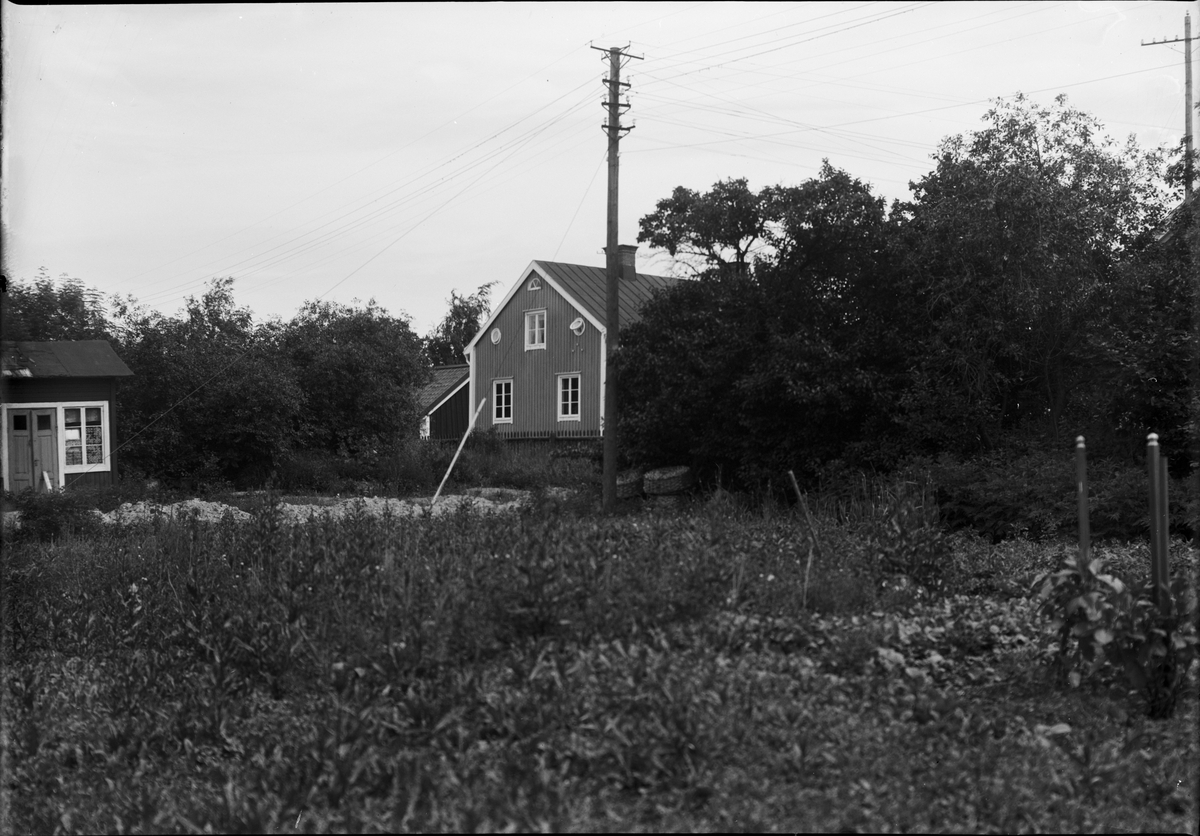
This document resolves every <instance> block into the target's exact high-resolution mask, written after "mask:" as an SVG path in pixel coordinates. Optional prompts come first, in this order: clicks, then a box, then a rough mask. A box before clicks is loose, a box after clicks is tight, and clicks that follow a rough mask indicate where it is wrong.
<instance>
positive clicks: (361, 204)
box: [146, 79, 592, 301]
mask: <svg viewBox="0 0 1200 836" xmlns="http://www.w3.org/2000/svg"><path fill="white" fill-rule="evenodd" d="M590 83H592V82H591V80H590V79H589V81H588V82H584V83H582V84H580V85H578V86H576V87H575V88H573V89H572V90H569V91H567V92H566V93H564V94H562V95H561V96H559V97H558V98H556V99H554V100H553V101H551V102H550V103H547V104H546V105H543V106H542V107H540V108H538V109H537V110H535V111H533V112H532V113H530V114H527V115H526V116H524V117H522V118H521V119H518V120H516V121H515V122H513V123H511V124H510V125H509V126H508V127H506V128H504V129H502V130H500V131H497V132H496V133H494V134H492V135H491V136H489V137H487V138H485V139H483V140H480V141H478V142H476V143H474V144H473V145H471V146H470V147H469V148H466V149H464V150H463V151H461V152H459V153H458V154H456V155H454V156H453V157H450V158H449V159H447V160H444V161H443V162H441V163H439V164H438V165H437V166H434V167H433V168H431V169H425V170H423V171H421V172H420V173H418V174H416V175H414V176H411V177H410V178H409V179H408V180H406V181H405V182H403V183H400V184H398V185H393V186H392V187H391V188H388V187H383V188H384V189H386V191H383V192H382V193H381V194H377V195H375V196H368V198H364V199H359V200H356V201H352V202H347V203H344V204H342V206H340V207H337V208H335V209H332V210H330V211H328V212H326V213H325V215H324V216H319V217H328V216H330V215H334V213H337V212H339V211H340V210H344V209H346V211H342V212H341V214H338V215H336V216H335V217H333V218H332V219H330V220H328V221H325V222H323V223H321V224H319V225H317V226H316V227H315V228H314V229H313V230H309V231H308V232H305V233H301V234H299V235H294V236H293V237H292V238H290V239H288V240H286V241H284V242H282V243H280V244H277V245H276V246H275V247H272V248H270V249H269V250H267V252H270V251H272V250H276V249H279V248H281V247H286V246H288V245H291V244H295V243H296V242H298V241H300V240H302V239H304V238H305V237H306V236H309V235H312V234H313V233H314V232H315V231H317V230H320V229H322V228H326V227H331V226H333V225H335V224H337V223H338V222H339V221H343V220H345V219H348V218H352V217H353V216H354V215H355V214H356V213H361V212H363V211H366V210H367V207H369V206H371V205H372V204H376V203H378V202H379V201H380V200H382V199H384V198H386V197H389V196H391V195H394V194H396V193H397V192H401V191H402V190H404V189H406V188H408V187H409V186H412V185H414V184H416V183H419V182H420V181H421V180H424V179H426V178H428V177H431V176H433V175H434V174H436V173H437V172H438V171H440V170H441V169H443V168H445V167H447V166H449V165H451V164H452V163H454V162H457V161H458V160H461V159H463V158H464V157H468V156H469V155H470V154H471V153H473V152H474V151H476V150H478V149H480V148H481V147H483V146H484V145H486V144H487V143H488V142H491V141H492V140H494V139H496V138H498V137H500V136H502V135H503V134H504V133H506V132H507V131H509V130H511V129H512V128H513V127H515V126H516V125H519V124H520V123H522V122H524V121H526V120H527V119H528V118H529V117H530V116H532V115H535V114H536V113H538V112H539V111H541V110H544V109H545V108H546V107H548V106H549V105H550V104H553V103H554V102H557V101H559V100H561V99H563V98H565V97H566V96H568V95H570V94H571V93H573V92H576V91H578V90H580V89H582V88H583V87H585V86H588V85H589V84H590ZM590 100H591V95H590V94H588V95H587V97H586V99H581V100H579V101H577V102H576V103H575V104H573V105H572V109H575V108H578V107H580V106H581V105H582V104H583V102H584V101H590ZM560 116H561V114H560ZM553 118H557V117H553ZM538 130H540V128H539V127H536V126H535V127H533V128H530V129H529V130H527V131H526V132H525V133H522V134H519V135H517V136H516V137H513V138H511V139H508V140H505V143H504V144H502V145H501V147H500V149H499V150H492V151H488V152H486V153H487V154H489V155H494V154H496V153H500V152H502V151H503V149H504V148H505V147H507V146H508V145H510V144H512V143H516V142H520V141H521V140H522V139H523V138H526V137H527V136H529V135H530V133H532V132H534V131H538ZM486 159H487V157H486V156H485V157H484V158H483V160H482V161H481V160H469V161H467V162H464V163H463V164H462V166H460V167H459V168H458V169H456V170H452V171H450V172H449V173H448V174H447V175H446V176H445V177H444V178H443V181H444V180H445V179H447V178H452V177H455V176H458V175H460V174H462V173H463V172H464V171H469V170H470V169H471V168H472V167H475V166H477V165H480V164H481V163H482V162H485V161H486ZM440 182H442V181H438V182H435V183H432V184H426V185H425V186H422V187H420V191H418V192H417V194H421V193H423V192H424V191H428V190H429V189H430V188H436V187H437V186H438V185H439V184H440ZM377 191H379V190H377ZM412 197H413V195H412V194H411V193H405V194H404V195H402V196H401V198H398V199H397V201H393V202H392V203H387V204H383V206H381V207H375V208H374V209H372V210H369V213H368V217H370V216H371V213H374V214H378V213H379V212H381V211H386V210H387V209H389V208H392V207H393V206H395V205H396V204H397V202H398V201H399V202H401V203H402V202H404V201H405V200H407V199H411V198H412ZM347 207H352V208H349V209H347ZM333 228H334V230H335V231H340V230H342V227H333ZM281 234H286V233H281ZM273 237H275V238H278V237H280V235H276V236H273ZM270 240H271V239H267V241H266V242H260V243H259V244H252V245H249V246H247V247H244V248H243V249H242V250H241V252H246V251H247V250H250V249H254V248H256V247H260V246H262V244H263V243H268V242H269V241H270ZM258 255H259V253H255V254H253V255H251V256H250V257H249V258H243V259H241V260H238V261H233V262H229V261H228V260H223V261H222V260H213V261H210V262H208V263H207V264H205V265H201V267H212V266H214V265H218V264H219V265H222V266H221V267H220V268H218V269H220V270H221V271H223V272H224V271H228V270H229V269H233V268H237V267H239V266H242V265H244V264H245V263H246V262H247V261H249V260H250V259H253V258H256V257H258ZM195 269H197V268H189V270H188V271H187V272H194V270H195ZM175 275H176V276H178V275H182V273H176V274H175ZM195 283H196V280H193V279H188V280H185V281H184V282H183V283H177V284H175V285H172V286H170V287H167V288H163V289H161V290H160V291H158V292H156V293H154V294H150V295H149V296H148V297H147V299H146V300H147V301H149V300H154V299H160V298H168V297H171V296H174V295H176V293H177V292H178V291H179V289H180V288H182V287H188V286H192V285H194V284H195Z"/></svg>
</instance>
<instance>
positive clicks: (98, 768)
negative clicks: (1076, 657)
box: [0, 497, 1200, 833]
mask: <svg viewBox="0 0 1200 836" xmlns="http://www.w3.org/2000/svg"><path fill="white" fill-rule="evenodd" d="M843 510H845V509H843ZM6 537H8V538H10V540H9V541H8V542H6V543H5V567H4V585H5V591H4V595H5V622H4V623H5V628H6V635H5V642H6V644H5V648H4V653H5V677H6V681H5V683H4V691H3V696H4V705H3V712H4V713H3V719H4V739H5V753H4V757H5V763H4V765H3V766H4V768H3V775H4V781H5V784H4V792H5V802H6V809H5V812H4V815H5V816H6V819H5V820H3V821H0V829H3V830H5V831H8V832H47V833H48V832H56V831H57V832H128V831H142V832H146V831H149V832H161V831H172V832H175V831H177V832H196V831H285V832H288V831H305V832H309V831H362V830H365V831H377V830H393V831H394V830H453V831H464V830H504V829H510V830H511V829H516V830H543V829H562V830H601V831H604V830H788V831H799V830H816V831H839V830H847V831H854V830H857V831H897V830H905V831H943V832H983V831H1025V832H1029V831H1036V832H1055V831H1057V832H1083V831H1097V830H1105V831H1109V830H1149V831H1174V832H1181V831H1182V832H1192V833H1195V832H1196V830H1197V798H1196V795H1197V786H1198V783H1200V757H1198V755H1200V747H1198V744H1197V736H1196V731H1197V729H1196V726H1197V716H1198V715H1197V707H1198V701H1200V700H1198V692H1200V689H1198V687H1197V676H1196V670H1195V666H1193V669H1192V671H1191V673H1190V675H1189V676H1188V677H1187V678H1186V679H1185V680H1184V684H1183V685H1182V686H1181V689H1180V695H1179V701H1178V703H1177V705H1176V708H1175V711H1174V714H1173V716H1172V717H1170V719H1165V720H1150V719H1148V718H1146V717H1145V710H1144V704H1143V701H1142V699H1141V698H1140V697H1139V696H1138V695H1136V694H1130V693H1128V691H1127V686H1126V681H1125V679H1124V678H1123V677H1120V676H1119V675H1118V672H1116V671H1114V670H1112V669H1111V668H1107V667H1106V668H1102V669H1101V670H1099V671H1097V672H1096V673H1095V674H1093V675H1091V676H1084V677H1082V680H1081V684H1080V685H1078V686H1077V687H1072V686H1071V685H1070V684H1069V679H1070V677H1069V673H1070V671H1069V670H1067V669H1064V668H1062V667H1060V666H1055V665H1054V664H1052V662H1053V661H1054V659H1055V658H1056V654H1055V650H1056V648H1057V643H1056V639H1055V637H1054V636H1053V635H1051V634H1048V633H1047V632H1046V628H1045V623H1044V619H1043V618H1041V617H1040V616H1039V615H1038V614H1037V604H1038V602H1037V601H1036V600H1035V599H1034V598H1032V597H1030V595H1029V591H1030V589H1031V587H1032V585H1033V582H1034V580H1035V578H1036V577H1037V576H1038V575H1039V574H1041V573H1043V572H1045V571H1047V570H1050V569H1053V568H1054V567H1055V565H1056V564H1057V562H1058V560H1059V559H1060V557H1062V556H1063V555H1067V554H1070V553H1071V547H1070V546H1069V545H1067V544H1054V543H1031V542H1027V541H1024V540H1012V541H1007V542H1004V543H1001V544H999V545H992V544H991V543H990V542H985V541H983V540H980V539H977V538H974V537H969V536H963V535H960V534H956V535H943V534H942V533H941V532H940V530H939V529H938V528H937V527H936V524H935V523H934V522H933V521H932V520H931V519H930V517H929V515H928V514H926V513H925V512H924V510H923V509H922V508H920V507H919V506H917V505H914V504H913V503H912V502H911V501H907V502H905V501H900V500H899V499H896V501H895V502H894V503H891V504H890V505H887V504H886V503H885V504H884V505H880V506H877V507H874V508H870V509H860V510H859V512H858V513H854V514H850V513H841V514H839V515H836V516H835V515H833V514H832V513H829V514H826V513H818V515H817V538H816V541H815V543H814V540H813V538H812V536H811V535H810V533H809V531H808V528H807V526H806V525H805V523H804V519H803V517H802V516H798V515H796V514H794V513H791V512H782V511H777V512H766V513H762V512H758V513H748V512H745V511H740V510H738V509H737V508H734V507H732V506H731V505H729V504H728V503H721V502H719V501H718V502H708V503H705V504H700V503H696V504H693V505H690V506H688V505H685V506H684V507H683V508H681V509H679V510H677V511H672V512H671V513H669V514H668V513H654V512H648V511H637V512H632V513H629V514H626V515H623V516H619V517H615V518H597V517H595V516H592V515H591V514H590V513H589V512H587V511H586V510H582V509H578V508H572V507H570V503H569V502H568V503H565V504H564V503H562V502H559V501H556V500H555V499H553V498H544V497H543V498H542V499H541V501H540V502H535V503H533V504H532V505H531V506H530V507H528V508H527V509H525V510H523V511H521V512H520V513H515V514H507V515H481V514H478V513H475V512H472V511H471V510H470V509H469V508H468V507H463V508H462V509H460V510H459V511H457V512H456V513H453V514H447V515H444V516H440V517H437V518H432V517H422V516H411V517H410V516H404V517H401V516H393V515H390V514H384V515H383V516H382V517H376V516H373V515H371V514H368V513H365V512H363V513H354V512H353V511H351V512H349V513H344V514H342V515H340V516H338V517H334V516H332V515H327V516H324V517H317V518H314V519H311V520H309V521H307V522H304V523H300V524H295V523H290V522H289V521H288V519H287V518H286V517H285V516H284V515H283V514H282V513H280V511H279V509H278V507H277V506H276V505H272V504H270V503H268V504H265V505H263V506H262V507H259V508H256V509H253V511H252V518H251V520H250V521H249V522H241V523H239V522H236V521H234V520H233V519H232V518H231V517H227V518H226V519H224V520H222V521H219V522H205V521H204V520H201V519H197V518H186V517H185V518H179V519H166V518H158V519H152V520H150V521H147V522H141V523H137V522H134V523H119V522H118V523H115V524H110V525H100V524H99V523H95V524H93V525H92V526H90V527H89V526H83V527H82V528H80V529H79V530H77V531H74V532H73V533H70V534H67V535H65V536H62V537H60V538H59V539H57V540H56V541H54V542H52V543H51V542H40V541H38V540H35V539H33V538H32V537H26V538H25V539H20V538H19V537H18V535H16V534H14V533H11V532H10V533H9V534H7V535H6ZM13 537H18V539H17V540H12V539H11V538H13ZM1098 551H1099V554H1100V555H1101V556H1102V557H1105V558H1106V559H1107V560H1108V561H1109V565H1110V571H1112V572H1114V573H1115V574H1116V575H1119V576H1121V577H1123V578H1124V579H1125V580H1126V581H1127V582H1133V581H1135V580H1137V578H1138V577H1139V576H1144V575H1145V574H1146V573H1147V572H1148V562H1149V558H1148V549H1147V547H1146V546H1145V545H1144V544H1137V545H1110V546H1106V547H1102V548H1100V549H1099V550H1098ZM810 555H811V559H810ZM1172 568H1173V572H1174V573H1175V574H1176V575H1177V576H1180V577H1194V571H1195V564H1194V556H1192V555H1191V554H1190V553H1189V552H1188V551H1187V549H1186V548H1185V546H1184V544H1182V543H1176V544H1174V546H1173V548H1172ZM806 578H807V579H806Z"/></svg>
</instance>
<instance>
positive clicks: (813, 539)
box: [788, 470, 820, 612]
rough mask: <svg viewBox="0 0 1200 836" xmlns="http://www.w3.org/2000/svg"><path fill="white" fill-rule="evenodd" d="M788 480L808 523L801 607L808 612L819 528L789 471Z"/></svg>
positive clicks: (794, 475)
mask: <svg viewBox="0 0 1200 836" xmlns="http://www.w3.org/2000/svg"><path fill="white" fill-rule="evenodd" d="M788 478H789V479H791V480H792V490H794V491H795V492H796V499H798V500H800V507H801V508H803V509H804V519H805V520H806V521H807V522H808V537H809V544H810V545H809V547H808V561H807V562H806V563H805V564H804V592H803V593H802V595H801V600H800V607H801V609H802V610H804V611H805V612H807V611H808V573H809V572H810V571H811V570H812V561H813V552H814V551H819V549H820V546H819V545H818V543H817V527H816V526H815V525H813V518H812V514H810V513H809V512H808V503H807V502H805V501H804V494H802V493H800V485H799V484H797V482H796V474H795V473H793V472H792V471H790V470H789V471H788Z"/></svg>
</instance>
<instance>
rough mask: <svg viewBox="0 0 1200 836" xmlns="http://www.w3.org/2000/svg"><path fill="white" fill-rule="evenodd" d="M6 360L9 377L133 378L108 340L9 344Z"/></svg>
mask: <svg viewBox="0 0 1200 836" xmlns="http://www.w3.org/2000/svg"><path fill="white" fill-rule="evenodd" d="M3 358H4V359H3V366H4V376H5V377H35V378H37V377H132V376H133V372H131V371H130V370H129V367H128V366H126V365H125V363H124V362H122V360H121V358H120V357H118V356H117V352H115V351H113V348H112V346H111V345H109V344H108V342H107V341H106V340H75V341H71V342H66V341H61V342H6V343H4V344H3ZM26 371H27V372H28V374H25V372H26Z"/></svg>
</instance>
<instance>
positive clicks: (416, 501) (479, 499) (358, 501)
mask: <svg viewBox="0 0 1200 836" xmlns="http://www.w3.org/2000/svg"><path fill="white" fill-rule="evenodd" d="M530 498H531V494H530V492H529V491H518V490H509V489H505V488H475V489H471V490H469V491H467V492H466V493H465V494H456V495H450V496H442V497H438V501H437V503H436V504H434V503H433V501H432V500H433V498H432V497H417V498H410V499H393V498H388V497H354V498H350V499H344V500H342V501H340V502H337V503H335V504H333V505H316V504H289V503H282V504H280V506H279V510H280V514H281V516H282V517H283V519H284V520H285V521H287V522H293V523H301V522H306V521H308V520H309V519H311V518H313V517H318V518H319V517H322V516H330V517H332V518H334V519H341V518H343V517H346V516H352V515H356V514H357V515H362V516H370V517H384V516H386V515H389V514H390V515H391V516H394V517H416V516H423V515H426V514H429V515H432V516H435V517H440V516H443V515H445V514H453V513H458V512H462V511H466V510H469V511H473V512H475V513H480V514H503V513H512V512H515V511H517V510H518V509H519V508H520V507H521V506H522V505H523V504H528V502H529V501H530ZM95 513H96V515H97V518H98V519H100V520H101V521H103V522H105V523H110V524H118V523H119V524H128V523H137V522H147V521H150V520H155V519H171V520H174V519H188V518H190V517H193V516H194V517H196V518H197V519H199V520H201V521H203V522H219V521H221V520H223V519H226V518H230V519H233V520H234V521H237V522H244V521H247V520H250V519H252V517H253V515H252V514H250V513H249V512H247V511H243V510H241V509H240V508H236V507H234V506H232V505H225V504H223V503H220V502H206V501H204V500H201V499H188V500H184V501H183V502H176V503H172V504H169V505H162V504H159V503H156V502H127V503H125V504H124V505H122V506H120V507H119V508H117V509H116V510H114V511H111V512H109V513H107V514H104V513H101V512H99V511H96V512H95Z"/></svg>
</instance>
